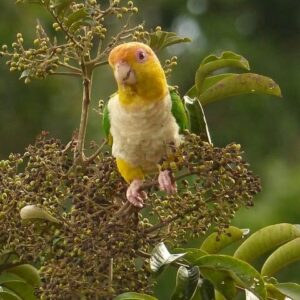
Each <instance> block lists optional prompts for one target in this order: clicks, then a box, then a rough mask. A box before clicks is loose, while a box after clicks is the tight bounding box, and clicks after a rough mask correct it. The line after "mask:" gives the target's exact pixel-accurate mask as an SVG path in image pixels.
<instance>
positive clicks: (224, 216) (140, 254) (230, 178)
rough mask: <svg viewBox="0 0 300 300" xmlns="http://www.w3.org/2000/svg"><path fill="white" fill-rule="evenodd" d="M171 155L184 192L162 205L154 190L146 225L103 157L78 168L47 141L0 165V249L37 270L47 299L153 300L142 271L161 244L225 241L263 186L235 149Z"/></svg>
mask: <svg viewBox="0 0 300 300" xmlns="http://www.w3.org/2000/svg"><path fill="white" fill-rule="evenodd" d="M173 150H174V149H173ZM171 154H172V155H176V157H178V162H177V168H178V171H179V173H178V177H177V179H178V183H179V184H180V185H181V188H180V192H179V193H178V194H175V195H162V194H160V193H158V192H157V191H156V189H155V188H156V182H155V183H153V184H152V185H149V186H148V188H149V189H150V188H151V190H150V193H149V199H148V202H147V203H148V204H147V209H146V211H145V212H144V214H143V215H142V214H141V213H139V212H138V211H137V210H136V209H134V208H133V207H130V206H129V205H128V204H127V203H125V201H126V200H125V198H124V197H125V195H124V194H125V189H126V184H125V183H124V182H123V181H122V180H121V178H120V175H119V174H118V172H117V170H116V166H115V163H114V159H113V158H112V157H111V156H110V155H109V154H107V153H106V152H101V153H100V154H99V155H98V156H97V158H96V159H95V160H94V161H93V163H90V164H88V165H83V166H81V165H74V164H73V159H72V158H71V157H70V154H69V153H68V152H67V151H65V147H64V146H63V145H62V144H61V143H60V142H59V141H57V140H54V139H48V138H47V137H46V134H44V135H41V136H40V137H39V138H38V139H37V141H36V144H35V145H33V146H29V147H28V149H27V151H26V152H25V153H24V154H23V155H11V156H10V157H9V159H8V160H6V161H1V185H2V186H3V187H4V189H3V192H2V194H1V199H2V200H1V204H0V208H1V211H2V215H1V220H2V224H3V225H2V226H1V243H2V245H5V247H7V248H12V249H14V251H15V252H16V253H17V254H18V256H19V257H20V259H21V260H26V261H29V262H31V263H34V264H38V265H41V276H42V278H43V284H42V287H41V290H40V293H41V297H42V298H46V299H48V298H51V297H56V298H58V299H61V298H62V297H64V299H69V298H72V297H75V298H76V297H78V298H79V297H80V296H83V295H85V296H86V297H88V298H91V299H95V298H96V297H99V298H100V299H101V297H107V296H109V295H114V294H115V293H119V292H122V291H125V290H126V289H135V290H138V291H142V290H145V291H149V288H150V287H149V282H148V276H149V268H148V264H147V263H145V262H143V261H144V260H145V261H147V260H148V255H149V254H148V253H150V251H151V249H152V248H153V247H154V246H155V245H156V244H157V242H158V241H161V240H165V241H166V240H168V241H169V243H170V244H172V245H173V246H179V245H180V244H181V243H182V242H184V241H185V240H186V239H188V238H190V237H198V236H199V235H201V234H203V233H204V232H206V230H207V229H208V228H209V227H210V225H211V224H212V223H214V224H218V226H219V230H220V232H222V231H223V230H224V229H225V228H226V227H227V226H228V224H229V222H230V219H231V218H232V217H233V216H234V214H235V212H236V210H237V209H238V208H239V207H241V206H245V205H246V206H252V205H253V202H252V201H253V200H252V199H253V195H254V194H256V193H257V192H258V191H259V189H260V184H259V180H258V178H257V177H255V176H254V175H252V173H251V171H249V169H248V165H247V164H246V163H245V162H244V161H243V160H242V158H241V152H240V146H239V145H236V144H231V145H228V146H226V147H225V148H217V147H213V146H212V145H211V144H209V143H206V142H202V141H201V139H200V138H199V137H198V136H196V135H193V134H188V133H187V134H186V136H185V143H184V144H182V146H181V147H180V148H179V149H178V150H177V152H176V153H175V152H174V151H172V153H171ZM21 169H23V171H21ZM191 174H192V175H193V180H192V181H190V182H188V181H186V180H185V177H187V178H188V177H189V176H190V175H191ZM146 184H147V183H146ZM124 203H125V204H124ZM20 214H21V217H22V218H20ZM145 214H146V215H149V217H148V218H146V217H145ZM137 259H142V262H143V263H141V264H140V265H137V264H136V263H137ZM111 268H113V274H114V275H113V280H112V279H111V280H112V281H110V277H109V276H108V275H109V274H110V270H111ZM53 274H55V276H53ZM70 278H72V280H71V281H70V280H69V279H70ZM58 283H59V284H58Z"/></svg>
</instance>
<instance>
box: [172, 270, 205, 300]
mask: <svg viewBox="0 0 300 300" xmlns="http://www.w3.org/2000/svg"><path fill="white" fill-rule="evenodd" d="M199 279H200V272H199V268H198V267H192V268H190V269H188V268H186V267H184V266H181V267H180V268H179V269H178V271H177V276H176V286H175V290H174V292H173V295H172V297H171V300H190V299H191V297H192V296H193V294H194V293H195V291H196V289H197V286H198V283H199Z"/></svg>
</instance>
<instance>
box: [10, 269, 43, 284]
mask: <svg viewBox="0 0 300 300" xmlns="http://www.w3.org/2000/svg"><path fill="white" fill-rule="evenodd" d="M6 271H7V272H8V273H12V274H15V275H17V276H19V277H20V278H22V279H24V280H25V281H26V282H27V283H28V284H30V285H31V286H34V287H38V286H40V284H41V279H40V276H39V273H38V271H37V269H36V268H35V267H33V266H32V265H29V264H23V265H19V266H16V267H13V268H9V269H7V270H6Z"/></svg>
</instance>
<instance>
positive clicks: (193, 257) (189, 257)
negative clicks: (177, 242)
mask: <svg viewBox="0 0 300 300" xmlns="http://www.w3.org/2000/svg"><path fill="white" fill-rule="evenodd" d="M174 252H176V253H185V255H184V256H183V258H184V260H186V261H188V262H189V263H190V264H193V263H194V262H195V261H197V260H198V259H199V258H200V257H202V256H203V255H207V254H208V253H207V252H205V251H203V250H201V249H198V248H176V249H174Z"/></svg>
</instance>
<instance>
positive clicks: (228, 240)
mask: <svg viewBox="0 0 300 300" xmlns="http://www.w3.org/2000/svg"><path fill="white" fill-rule="evenodd" d="M248 233H249V230H248V229H239V228H237V227H234V226H230V227H229V228H228V229H226V232H224V233H222V234H220V235H219V234H218V233H217V232H214V233H212V234H210V235H209V236H208V237H207V238H206V239H205V240H204V241H203V243H202V245H201V248H200V249H201V250H203V251H206V252H207V253H210V254H214V253H218V252H220V251H221V250H222V249H224V248H225V247H227V246H229V245H231V244H232V243H234V242H236V241H239V240H241V239H242V238H244V237H245V235H246V234H248Z"/></svg>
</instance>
